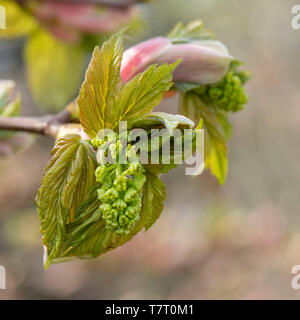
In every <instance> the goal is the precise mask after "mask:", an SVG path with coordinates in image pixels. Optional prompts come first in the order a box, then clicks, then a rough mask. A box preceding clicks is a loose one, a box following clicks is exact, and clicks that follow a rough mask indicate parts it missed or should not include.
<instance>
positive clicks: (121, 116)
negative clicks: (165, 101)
mask: <svg viewBox="0 0 300 320" xmlns="http://www.w3.org/2000/svg"><path fill="white" fill-rule="evenodd" d="M179 62H180V61H177V62H175V63H173V64H171V65H168V64H163V65H161V66H159V67H157V66H156V65H152V66H150V67H149V68H148V69H147V70H146V71H144V72H143V73H140V74H138V75H136V76H135V77H134V78H133V79H131V80H130V81H129V82H127V83H126V84H125V86H124V87H123V88H122V91H121V93H120V98H119V99H118V100H117V102H116V106H115V108H116V110H117V111H118V117H117V120H118V122H119V121H121V120H122V121H127V122H128V126H130V125H131V122H133V121H134V120H136V119H137V118H144V117H146V116H147V115H149V114H150V112H151V111H152V110H153V109H154V108H155V107H156V106H157V105H158V104H159V102H160V101H161V99H162V97H163V93H164V92H165V91H167V90H169V89H170V88H171V86H172V72H173V71H174V69H175V68H176V67H177V65H178V64H179Z"/></svg>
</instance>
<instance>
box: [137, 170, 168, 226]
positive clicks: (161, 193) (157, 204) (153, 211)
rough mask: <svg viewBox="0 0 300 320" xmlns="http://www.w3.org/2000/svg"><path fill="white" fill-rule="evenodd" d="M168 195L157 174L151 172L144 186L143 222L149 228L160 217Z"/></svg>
mask: <svg viewBox="0 0 300 320" xmlns="http://www.w3.org/2000/svg"><path fill="white" fill-rule="evenodd" d="M166 197H167V193H166V187H165V185H164V184H163V182H162V181H161V180H160V179H159V177H158V176H157V175H154V174H151V173H149V174H148V175H147V181H146V183H145V187H144V194H143V206H142V212H141V220H142V221H141V222H140V223H142V224H143V227H145V228H146V230H148V229H149V228H151V227H152V225H153V224H154V223H155V222H156V220H157V219H158V218H159V217H160V215H161V213H162V211H163V208H164V201H165V199H166Z"/></svg>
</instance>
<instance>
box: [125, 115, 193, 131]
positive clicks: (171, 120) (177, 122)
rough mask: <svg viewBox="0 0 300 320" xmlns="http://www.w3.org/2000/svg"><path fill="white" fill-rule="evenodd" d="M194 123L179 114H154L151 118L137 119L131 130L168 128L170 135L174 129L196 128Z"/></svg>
mask: <svg viewBox="0 0 300 320" xmlns="http://www.w3.org/2000/svg"><path fill="white" fill-rule="evenodd" d="M194 125H195V124H194V122H193V121H192V120H190V119H188V118H187V117H185V116H182V115H178V114H170V113H166V112H152V113H150V114H149V116H147V117H145V118H142V119H136V120H134V121H133V122H132V123H131V126H130V129H131V128H144V129H148V128H161V127H163V128H167V129H168V130H169V131H170V133H172V132H173V130H174V129H176V128H179V129H192V128H193V127H194Z"/></svg>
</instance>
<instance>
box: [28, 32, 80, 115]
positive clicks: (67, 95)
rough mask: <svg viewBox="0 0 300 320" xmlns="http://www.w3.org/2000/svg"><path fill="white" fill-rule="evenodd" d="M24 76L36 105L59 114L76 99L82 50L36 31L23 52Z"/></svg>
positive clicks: (45, 33) (46, 33)
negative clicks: (25, 64) (25, 66)
mask: <svg viewBox="0 0 300 320" xmlns="http://www.w3.org/2000/svg"><path fill="white" fill-rule="evenodd" d="M25 59H26V62H27V76H28V81H29V85H30V88H31V91H32V93H33V96H34V99H35V100H36V102H37V104H38V106H39V107H40V108H42V109H46V110H49V111H60V110H62V109H63V108H65V107H66V105H67V104H68V103H69V102H70V101H71V100H72V99H73V98H74V97H75V96H76V94H77V90H78V89H77V88H79V86H80V81H81V77H82V73H83V63H84V51H83V50H82V49H81V48H80V47H79V46H77V45H71V44H65V43H63V42H60V41H59V40H56V39H55V38H54V37H53V36H52V35H51V34H49V33H48V32H47V31H46V30H42V29H39V30H38V31H36V32H35V33H33V34H32V36H31V37H30V38H29V39H28V42H27V44H26V50H25Z"/></svg>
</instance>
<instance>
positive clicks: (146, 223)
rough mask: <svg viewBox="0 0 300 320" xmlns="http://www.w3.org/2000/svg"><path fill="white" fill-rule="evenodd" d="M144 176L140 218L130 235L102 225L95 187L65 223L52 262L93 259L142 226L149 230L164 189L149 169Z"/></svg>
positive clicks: (117, 244)
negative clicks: (61, 243) (64, 232)
mask: <svg viewBox="0 0 300 320" xmlns="http://www.w3.org/2000/svg"><path fill="white" fill-rule="evenodd" d="M146 176H147V180H146V182H145V184H144V188H143V199H142V208H141V212H140V218H139V220H138V222H137V224H136V226H135V228H134V229H133V230H132V232H131V233H130V234H128V235H118V234H116V233H114V232H112V231H111V230H109V229H108V228H106V227H105V223H104V220H103V219H102V218H101V214H100V211H99V206H100V204H101V202H100V200H98V198H97V188H98V186H96V187H95V188H93V189H92V190H91V192H90V194H89V197H88V198H87V200H85V201H83V202H82V204H81V206H80V207H79V208H78V209H77V212H76V219H75V221H74V222H72V223H70V224H69V225H68V226H67V231H68V239H67V240H66V241H65V244H64V246H62V249H61V251H60V255H58V257H57V259H56V260H54V263H59V262H63V261H66V260H68V259H70V258H71V259H72V258H76V257H77V258H81V259H90V258H95V257H97V256H99V255H102V254H104V253H106V252H107V251H110V250H112V249H114V248H116V247H119V246H121V245H123V244H124V243H126V242H127V241H129V240H130V239H131V238H132V237H133V236H134V235H135V234H137V233H138V232H139V231H141V230H142V229H143V228H146V229H149V228H150V227H151V226H152V225H153V223H154V222H155V221H156V220H157V218H158V217H159V216H160V214H161V212H162V210H163V203H164V200H165V198H166V190H165V186H164V184H163V183H162V182H161V180H160V179H159V178H158V176H156V175H154V174H152V173H150V172H147V173H146Z"/></svg>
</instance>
